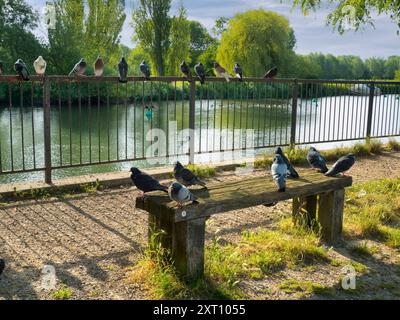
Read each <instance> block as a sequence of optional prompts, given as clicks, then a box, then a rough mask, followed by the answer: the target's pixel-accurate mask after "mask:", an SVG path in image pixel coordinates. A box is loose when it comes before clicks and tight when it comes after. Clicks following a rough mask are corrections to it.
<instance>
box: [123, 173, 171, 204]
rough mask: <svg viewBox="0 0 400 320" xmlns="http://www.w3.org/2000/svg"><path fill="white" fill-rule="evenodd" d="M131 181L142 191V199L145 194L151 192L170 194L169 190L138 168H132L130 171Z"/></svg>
mask: <svg viewBox="0 0 400 320" xmlns="http://www.w3.org/2000/svg"><path fill="white" fill-rule="evenodd" d="M130 172H131V173H132V174H131V179H132V182H133V184H134V185H135V186H136V188H138V189H139V190H140V191H141V197H142V198H143V197H144V195H145V193H147V192H151V191H164V192H166V193H168V188H167V187H166V186H163V185H161V184H160V183H159V182H158V181H157V180H156V179H154V178H153V177H152V176H150V175H148V174H146V173H144V172H142V171H140V170H139V169H138V168H131V171H130Z"/></svg>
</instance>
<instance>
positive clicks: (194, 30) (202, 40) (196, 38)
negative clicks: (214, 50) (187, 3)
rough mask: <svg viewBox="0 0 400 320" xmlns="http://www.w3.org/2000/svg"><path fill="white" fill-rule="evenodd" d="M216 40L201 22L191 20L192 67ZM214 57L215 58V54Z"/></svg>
mask: <svg viewBox="0 0 400 320" xmlns="http://www.w3.org/2000/svg"><path fill="white" fill-rule="evenodd" d="M216 42H217V41H216V40H215V39H214V38H213V37H211V35H210V34H209V33H208V31H207V29H206V28H205V27H203V25H202V24H201V23H200V22H198V21H190V61H191V65H192V67H193V66H194V65H195V64H196V63H197V62H198V61H199V57H200V56H201V55H202V54H203V53H204V52H205V51H206V50H207V49H208V48H209V47H210V46H212V45H214V44H216ZM213 59H215V56H214V57H213Z"/></svg>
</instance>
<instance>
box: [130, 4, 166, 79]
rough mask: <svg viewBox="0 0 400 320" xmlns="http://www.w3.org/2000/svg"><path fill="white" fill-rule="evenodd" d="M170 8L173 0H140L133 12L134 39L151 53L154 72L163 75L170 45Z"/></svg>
mask: <svg viewBox="0 0 400 320" xmlns="http://www.w3.org/2000/svg"><path fill="white" fill-rule="evenodd" d="M170 9H171V0H139V6H138V7H137V8H136V9H135V10H134V11H133V14H132V19H133V26H134V28H135V33H136V34H135V36H134V40H135V41H138V42H139V44H140V46H141V47H142V48H143V49H144V50H145V51H146V53H147V54H148V55H149V57H150V59H151V61H150V62H151V64H152V66H153V71H154V73H156V74H158V75H161V76H162V75H164V74H165V70H166V68H165V62H166V60H167V55H168V50H169V47H170V42H169V36H170V31H171V18H170V16H169V11H170Z"/></svg>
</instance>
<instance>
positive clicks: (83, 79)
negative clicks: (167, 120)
mask: <svg viewBox="0 0 400 320" xmlns="http://www.w3.org/2000/svg"><path fill="white" fill-rule="evenodd" d="M44 78H47V79H49V80H50V81H51V80H54V81H65V82H119V77H115V76H104V77H96V76H75V77H73V76H52V75H50V76H46V77H40V76H31V77H30V81H32V82H43V80H44ZM193 79H194V80H195V81H196V82H197V81H199V80H198V79H197V78H196V77H193ZM127 80H128V82H174V81H183V82H185V81H186V82H187V81H189V79H188V78H187V77H179V76H163V77H158V76H155V77H150V78H149V79H146V78H144V77H140V76H134V77H128V78H127ZM205 80H206V81H209V82H226V80H225V78H217V77H206V79H205ZM230 81H232V82H240V81H239V79H237V78H231V80H230ZM295 81H297V82H298V83H300V84H301V83H318V84H324V83H326V84H331V83H332V84H385V85H400V81H392V80H340V79H334V80H329V79H295V78H276V79H265V78H255V77H248V78H243V82H265V83H268V82H271V83H273V82H277V83H282V82H289V83H294V82H295ZM0 82H23V80H22V79H21V78H20V77H19V76H14V75H5V76H4V75H3V76H0ZM27 82H29V81H27Z"/></svg>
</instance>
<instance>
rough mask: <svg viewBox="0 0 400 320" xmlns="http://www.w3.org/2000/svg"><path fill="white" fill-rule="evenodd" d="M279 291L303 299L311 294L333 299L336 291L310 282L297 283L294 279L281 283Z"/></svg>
mask: <svg viewBox="0 0 400 320" xmlns="http://www.w3.org/2000/svg"><path fill="white" fill-rule="evenodd" d="M279 289H281V290H282V291H283V292H285V293H286V294H295V295H296V296H297V297H298V298H304V297H306V296H309V295H311V294H316V295H319V296H324V297H334V296H335V294H336V290H335V289H334V288H332V287H325V286H322V285H320V284H317V283H312V282H310V281H298V280H294V279H290V280H285V281H283V282H282V283H281V284H280V286H279Z"/></svg>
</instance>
